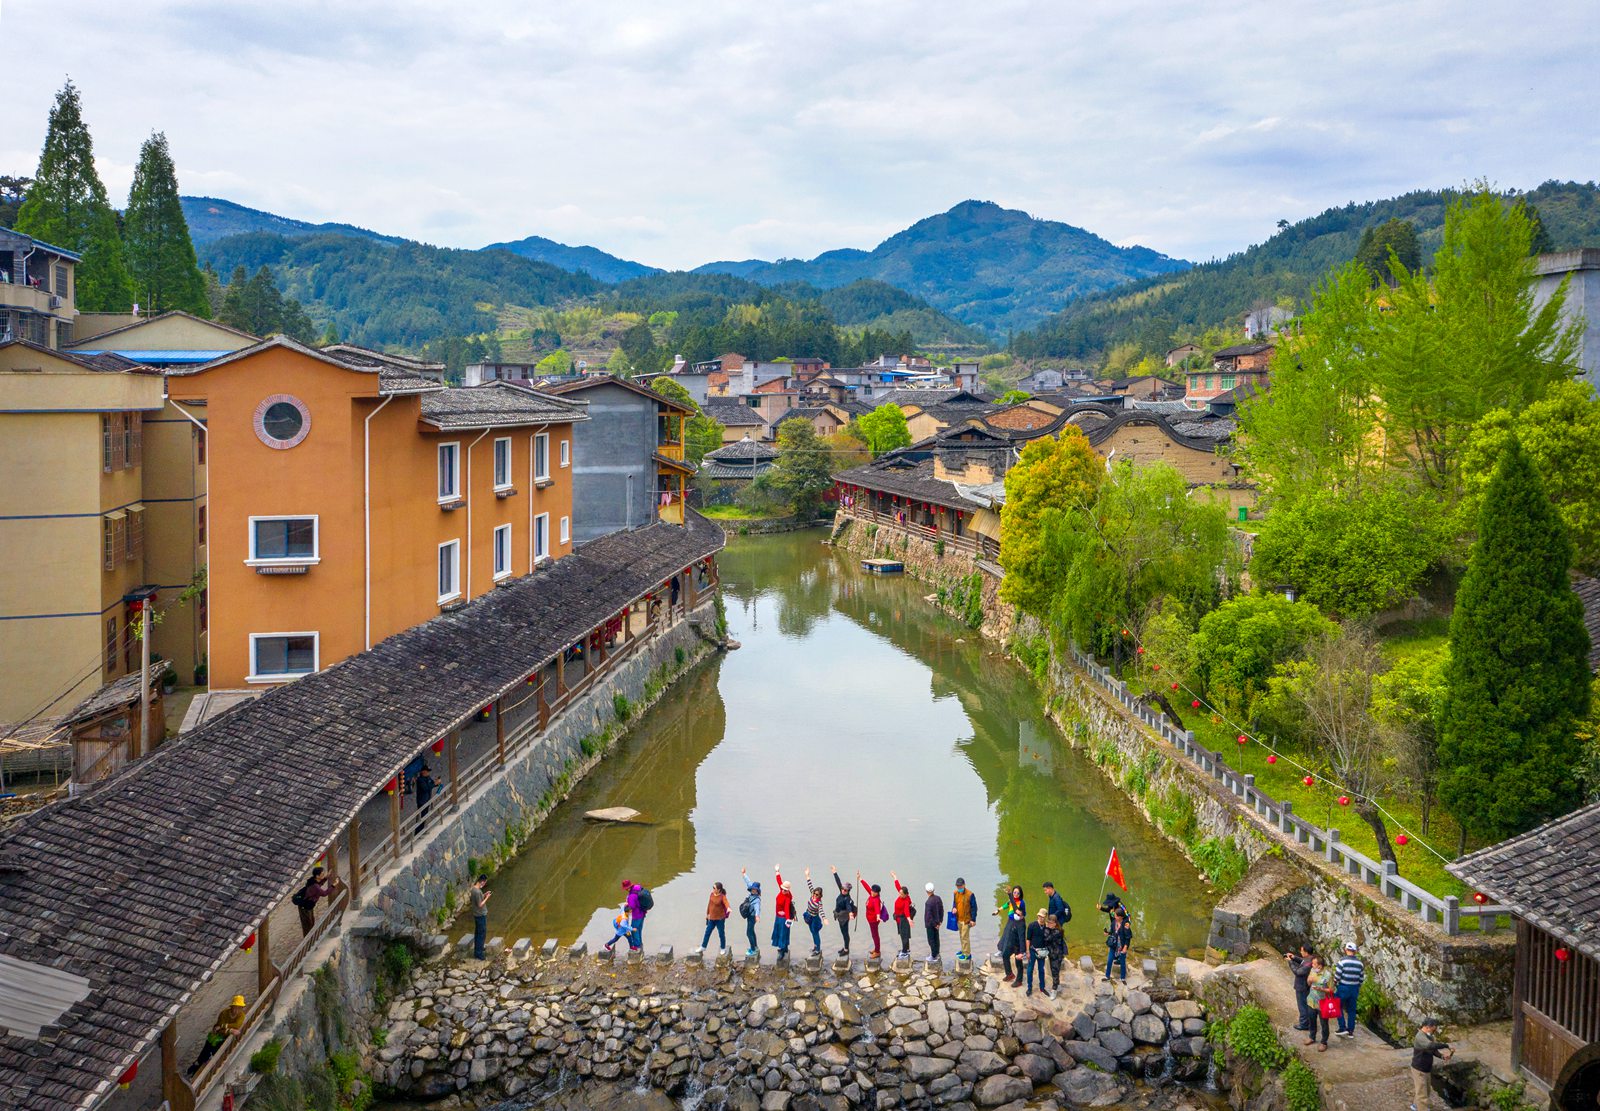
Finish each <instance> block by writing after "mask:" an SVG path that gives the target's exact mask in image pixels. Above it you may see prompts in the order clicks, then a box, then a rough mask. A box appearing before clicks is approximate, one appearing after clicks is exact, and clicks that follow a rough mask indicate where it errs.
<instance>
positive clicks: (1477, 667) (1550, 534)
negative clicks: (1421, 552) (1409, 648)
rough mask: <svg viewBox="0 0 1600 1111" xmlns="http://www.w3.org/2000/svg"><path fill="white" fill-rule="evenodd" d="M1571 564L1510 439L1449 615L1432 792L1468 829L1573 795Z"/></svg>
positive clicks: (1580, 666)
mask: <svg viewBox="0 0 1600 1111" xmlns="http://www.w3.org/2000/svg"><path fill="white" fill-rule="evenodd" d="M1571 564H1572V543H1571V541H1570V540H1568V539H1567V530H1566V527H1565V526H1564V525H1563V524H1562V522H1561V517H1560V516H1559V515H1558V514H1557V513H1556V511H1555V507H1554V506H1552V505H1551V504H1550V499H1549V497H1547V496H1546V495H1545V491H1544V483H1543V482H1542V481H1540V479H1539V474H1538V472H1537V471H1535V470H1534V469H1533V464H1532V463H1531V462H1530V461H1529V459H1528V457H1527V454H1526V453H1525V452H1524V451H1523V450H1522V445H1521V444H1520V443H1519V442H1518V441H1517V440H1516V438H1515V437H1513V438H1512V439H1511V440H1510V441H1509V442H1508V443H1507V445H1506V448H1505V450H1504V452H1502V454H1501V456H1500V462H1499V465H1498V466H1497V467H1496V468H1495V472H1494V477H1493V478H1492V479H1491V480H1490V482H1489V488H1488V490H1487V491H1486V492H1485V494H1484V499H1483V512H1482V515H1481V516H1480V517H1479V524H1478V539H1477V542H1476V543H1475V544H1474V545H1473V547H1472V559H1471V562H1470V563H1469V564H1468V566H1467V574H1466V577H1465V578H1463V579H1462V581H1461V589H1460V590H1459V591H1458V592H1457V594H1456V610H1455V616H1454V617H1452V618H1451V620H1450V662H1449V665H1448V667H1447V670H1446V672H1445V699H1444V713H1443V720H1442V737H1441V741H1440V745H1439V762H1440V764H1441V765H1442V766H1443V768H1444V773H1443V775H1442V776H1441V777H1440V786H1439V798H1440V800H1441V801H1442V802H1443V803H1444V804H1445V806H1446V807H1447V808H1448V809H1449V810H1450V812H1451V813H1453V814H1454V815H1455V816H1456V818H1457V819H1458V820H1459V821H1460V823H1461V827H1462V829H1463V830H1465V831H1468V832H1471V833H1474V834H1477V835H1479V836H1482V837H1487V838H1501V837H1507V836H1509V835H1511V834H1513V833H1517V832H1520V831H1521V830H1524V829H1527V828H1528V827H1530V826H1532V825H1534V824H1536V823H1538V822H1541V821H1544V820H1546V819H1549V818H1553V817H1556V816H1558V815H1560V814H1564V813H1566V812H1567V811H1568V810H1570V809H1571V808H1572V807H1573V806H1575V805H1577V803H1578V802H1579V801H1580V800H1581V792H1580V790H1579V785H1578V782H1577V775H1576V769H1577V766H1578V762H1579V756H1580V749H1581V746H1580V744H1579V741H1578V739H1577V728H1578V723H1579V722H1580V721H1582V720H1583V719H1584V718H1585V717H1586V716H1587V715H1588V712H1589V662H1588V655H1589V635H1588V633H1587V632H1585V631H1584V627H1583V605H1582V603H1581V602H1579V601H1578V596H1577V595H1576V594H1574V593H1573V591H1572V583H1571V582H1570V581H1569V580H1568V578H1567V569H1568V567H1570V566H1571Z"/></svg>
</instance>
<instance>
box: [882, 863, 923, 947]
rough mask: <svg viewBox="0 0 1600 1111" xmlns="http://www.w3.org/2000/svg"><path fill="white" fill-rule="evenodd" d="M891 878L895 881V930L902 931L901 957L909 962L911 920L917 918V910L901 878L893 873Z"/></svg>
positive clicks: (890, 874) (890, 875)
mask: <svg viewBox="0 0 1600 1111" xmlns="http://www.w3.org/2000/svg"><path fill="white" fill-rule="evenodd" d="M889 878H890V879H892V880H894V889H895V892H896V894H895V899H894V928H895V929H897V930H899V931H900V955H901V956H902V957H905V958H906V959H907V960H909V959H910V958H911V920H912V919H913V918H915V917H916V916H917V908H916V907H915V906H913V905H912V904H911V892H909V891H907V890H906V889H905V888H904V887H901V886H900V877H899V876H897V875H895V874H894V873H893V872H890V873H889Z"/></svg>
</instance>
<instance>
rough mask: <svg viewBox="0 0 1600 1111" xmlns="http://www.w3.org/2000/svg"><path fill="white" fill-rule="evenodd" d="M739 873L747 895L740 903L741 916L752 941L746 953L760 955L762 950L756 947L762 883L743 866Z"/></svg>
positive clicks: (745, 933)
mask: <svg viewBox="0 0 1600 1111" xmlns="http://www.w3.org/2000/svg"><path fill="white" fill-rule="evenodd" d="M739 875H740V876H742V877H744V887H745V893H746V894H745V897H744V902H742V903H740V904H739V917H740V918H743V919H744V936H745V937H746V938H748V939H749V941H750V949H749V951H748V952H746V953H745V956H747V957H758V958H759V957H760V956H761V950H760V949H758V948H756V920H757V919H758V918H760V917H761V884H760V883H758V882H757V881H756V880H753V879H751V878H750V873H749V872H746V871H745V870H744V869H743V868H740V869H739Z"/></svg>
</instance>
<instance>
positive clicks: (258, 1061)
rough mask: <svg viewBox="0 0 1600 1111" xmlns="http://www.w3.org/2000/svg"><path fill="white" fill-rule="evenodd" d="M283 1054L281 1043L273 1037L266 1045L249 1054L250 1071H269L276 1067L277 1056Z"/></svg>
mask: <svg viewBox="0 0 1600 1111" xmlns="http://www.w3.org/2000/svg"><path fill="white" fill-rule="evenodd" d="M282 1055H283V1043H282V1042H281V1041H279V1040H278V1039H277V1038H273V1039H272V1040H271V1041H269V1042H268V1043H267V1044H266V1045H264V1046H262V1047H261V1048H260V1049H258V1050H256V1051H255V1052H254V1053H252V1054H250V1071H251V1072H254V1073H269V1072H271V1071H272V1070H273V1069H275V1068H277V1067H278V1058H279V1057H281V1056H282Z"/></svg>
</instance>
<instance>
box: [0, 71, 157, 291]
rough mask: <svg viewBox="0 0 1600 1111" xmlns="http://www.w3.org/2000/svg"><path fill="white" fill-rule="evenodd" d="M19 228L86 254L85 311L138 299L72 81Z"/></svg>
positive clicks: (60, 101)
mask: <svg viewBox="0 0 1600 1111" xmlns="http://www.w3.org/2000/svg"><path fill="white" fill-rule="evenodd" d="M16 230H17V231H19V232H21V233H23V234H24V235H31V236H33V237H34V238H35V239H42V240H44V241H45V242H46V243H50V244H52V245H54V246H57V247H65V248H66V249H67V250H69V251H73V252H75V253H77V254H78V255H80V256H82V260H83V261H82V262H80V263H79V264H78V268H77V275H76V277H77V287H78V289H77V304H78V308H79V310H80V311H83V312H127V311H128V308H129V307H130V306H131V305H132V304H133V282H132V280H131V279H130V278H129V277H128V267H127V263H126V261H125V260H124V259H123V254H122V238H121V236H119V235H118V234H117V214H116V212H114V211H113V210H112V208H111V202H110V200H108V199H107V197H106V187H105V184H104V183H103V182H102V181H101V180H100V175H99V174H98V173H97V172H96V171H95V168H94V143H93V141H92V140H91V139H90V138H89V128H88V126H87V125H86V124H85V123H84V122H83V106H82V104H81V103H80V101H79V100H78V89H77V86H75V85H74V84H73V83H72V82H71V81H68V82H67V83H66V84H65V85H64V86H62V89H61V91H60V92H59V93H57V94H56V102H55V106H54V107H52V108H51V109H50V126H49V129H48V130H47V131H46V132H45V137H44V149H43V150H42V151H41V152H40V154H39V168H38V169H37V170H36V171H34V175H33V184H32V185H31V186H29V187H28V196H27V199H26V200H24V201H23V202H22V207H21V208H20V209H19V210H18V211H17V223H16Z"/></svg>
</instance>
